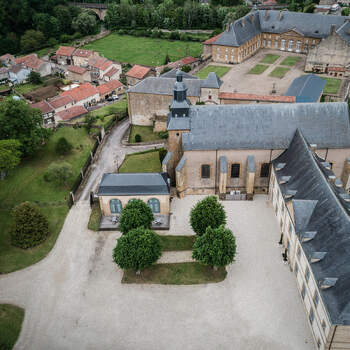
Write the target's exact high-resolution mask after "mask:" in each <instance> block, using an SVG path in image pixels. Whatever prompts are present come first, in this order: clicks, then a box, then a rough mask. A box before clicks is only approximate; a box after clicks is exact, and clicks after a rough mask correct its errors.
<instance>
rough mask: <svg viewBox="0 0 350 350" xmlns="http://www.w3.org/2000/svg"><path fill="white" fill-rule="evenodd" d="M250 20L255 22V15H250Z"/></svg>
mask: <svg viewBox="0 0 350 350" xmlns="http://www.w3.org/2000/svg"><path fill="white" fill-rule="evenodd" d="M250 22H251V23H253V22H254V15H253V14H251V15H250Z"/></svg>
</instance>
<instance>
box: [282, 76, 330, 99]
mask: <svg viewBox="0 0 350 350" xmlns="http://www.w3.org/2000/svg"><path fill="white" fill-rule="evenodd" d="M325 85H326V81H325V80H324V79H322V78H320V77H318V76H317V75H314V74H306V75H303V76H301V77H298V78H296V79H294V80H293V82H292V83H291V84H290V86H289V88H288V90H287V92H286V94H285V95H286V96H295V97H296V102H317V101H318V99H319V98H320V96H321V95H322V92H323V89H324V86H325Z"/></svg>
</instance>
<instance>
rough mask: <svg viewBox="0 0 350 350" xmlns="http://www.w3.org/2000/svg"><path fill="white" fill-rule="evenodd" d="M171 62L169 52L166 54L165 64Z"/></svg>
mask: <svg viewBox="0 0 350 350" xmlns="http://www.w3.org/2000/svg"><path fill="white" fill-rule="evenodd" d="M169 62H171V61H170V57H169V54H168V53H167V54H166V55H165V59H164V64H168V63H169Z"/></svg>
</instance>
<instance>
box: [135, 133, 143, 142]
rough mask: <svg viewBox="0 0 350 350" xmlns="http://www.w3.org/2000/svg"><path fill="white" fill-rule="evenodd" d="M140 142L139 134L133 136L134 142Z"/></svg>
mask: <svg viewBox="0 0 350 350" xmlns="http://www.w3.org/2000/svg"><path fill="white" fill-rule="evenodd" d="M141 141H142V138H141V135H140V134H136V135H135V142H141Z"/></svg>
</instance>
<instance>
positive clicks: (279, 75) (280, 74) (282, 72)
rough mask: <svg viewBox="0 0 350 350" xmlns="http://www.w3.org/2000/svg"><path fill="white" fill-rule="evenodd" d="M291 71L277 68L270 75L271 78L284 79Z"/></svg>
mask: <svg viewBox="0 0 350 350" xmlns="http://www.w3.org/2000/svg"><path fill="white" fill-rule="evenodd" d="M289 71H290V69H289V68H285V67H276V68H275V69H274V70H273V71H272V72H271V73H270V74H269V76H270V77H274V78H280V79H282V78H283V77H284V76H285V75H286V74H287V72H289Z"/></svg>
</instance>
